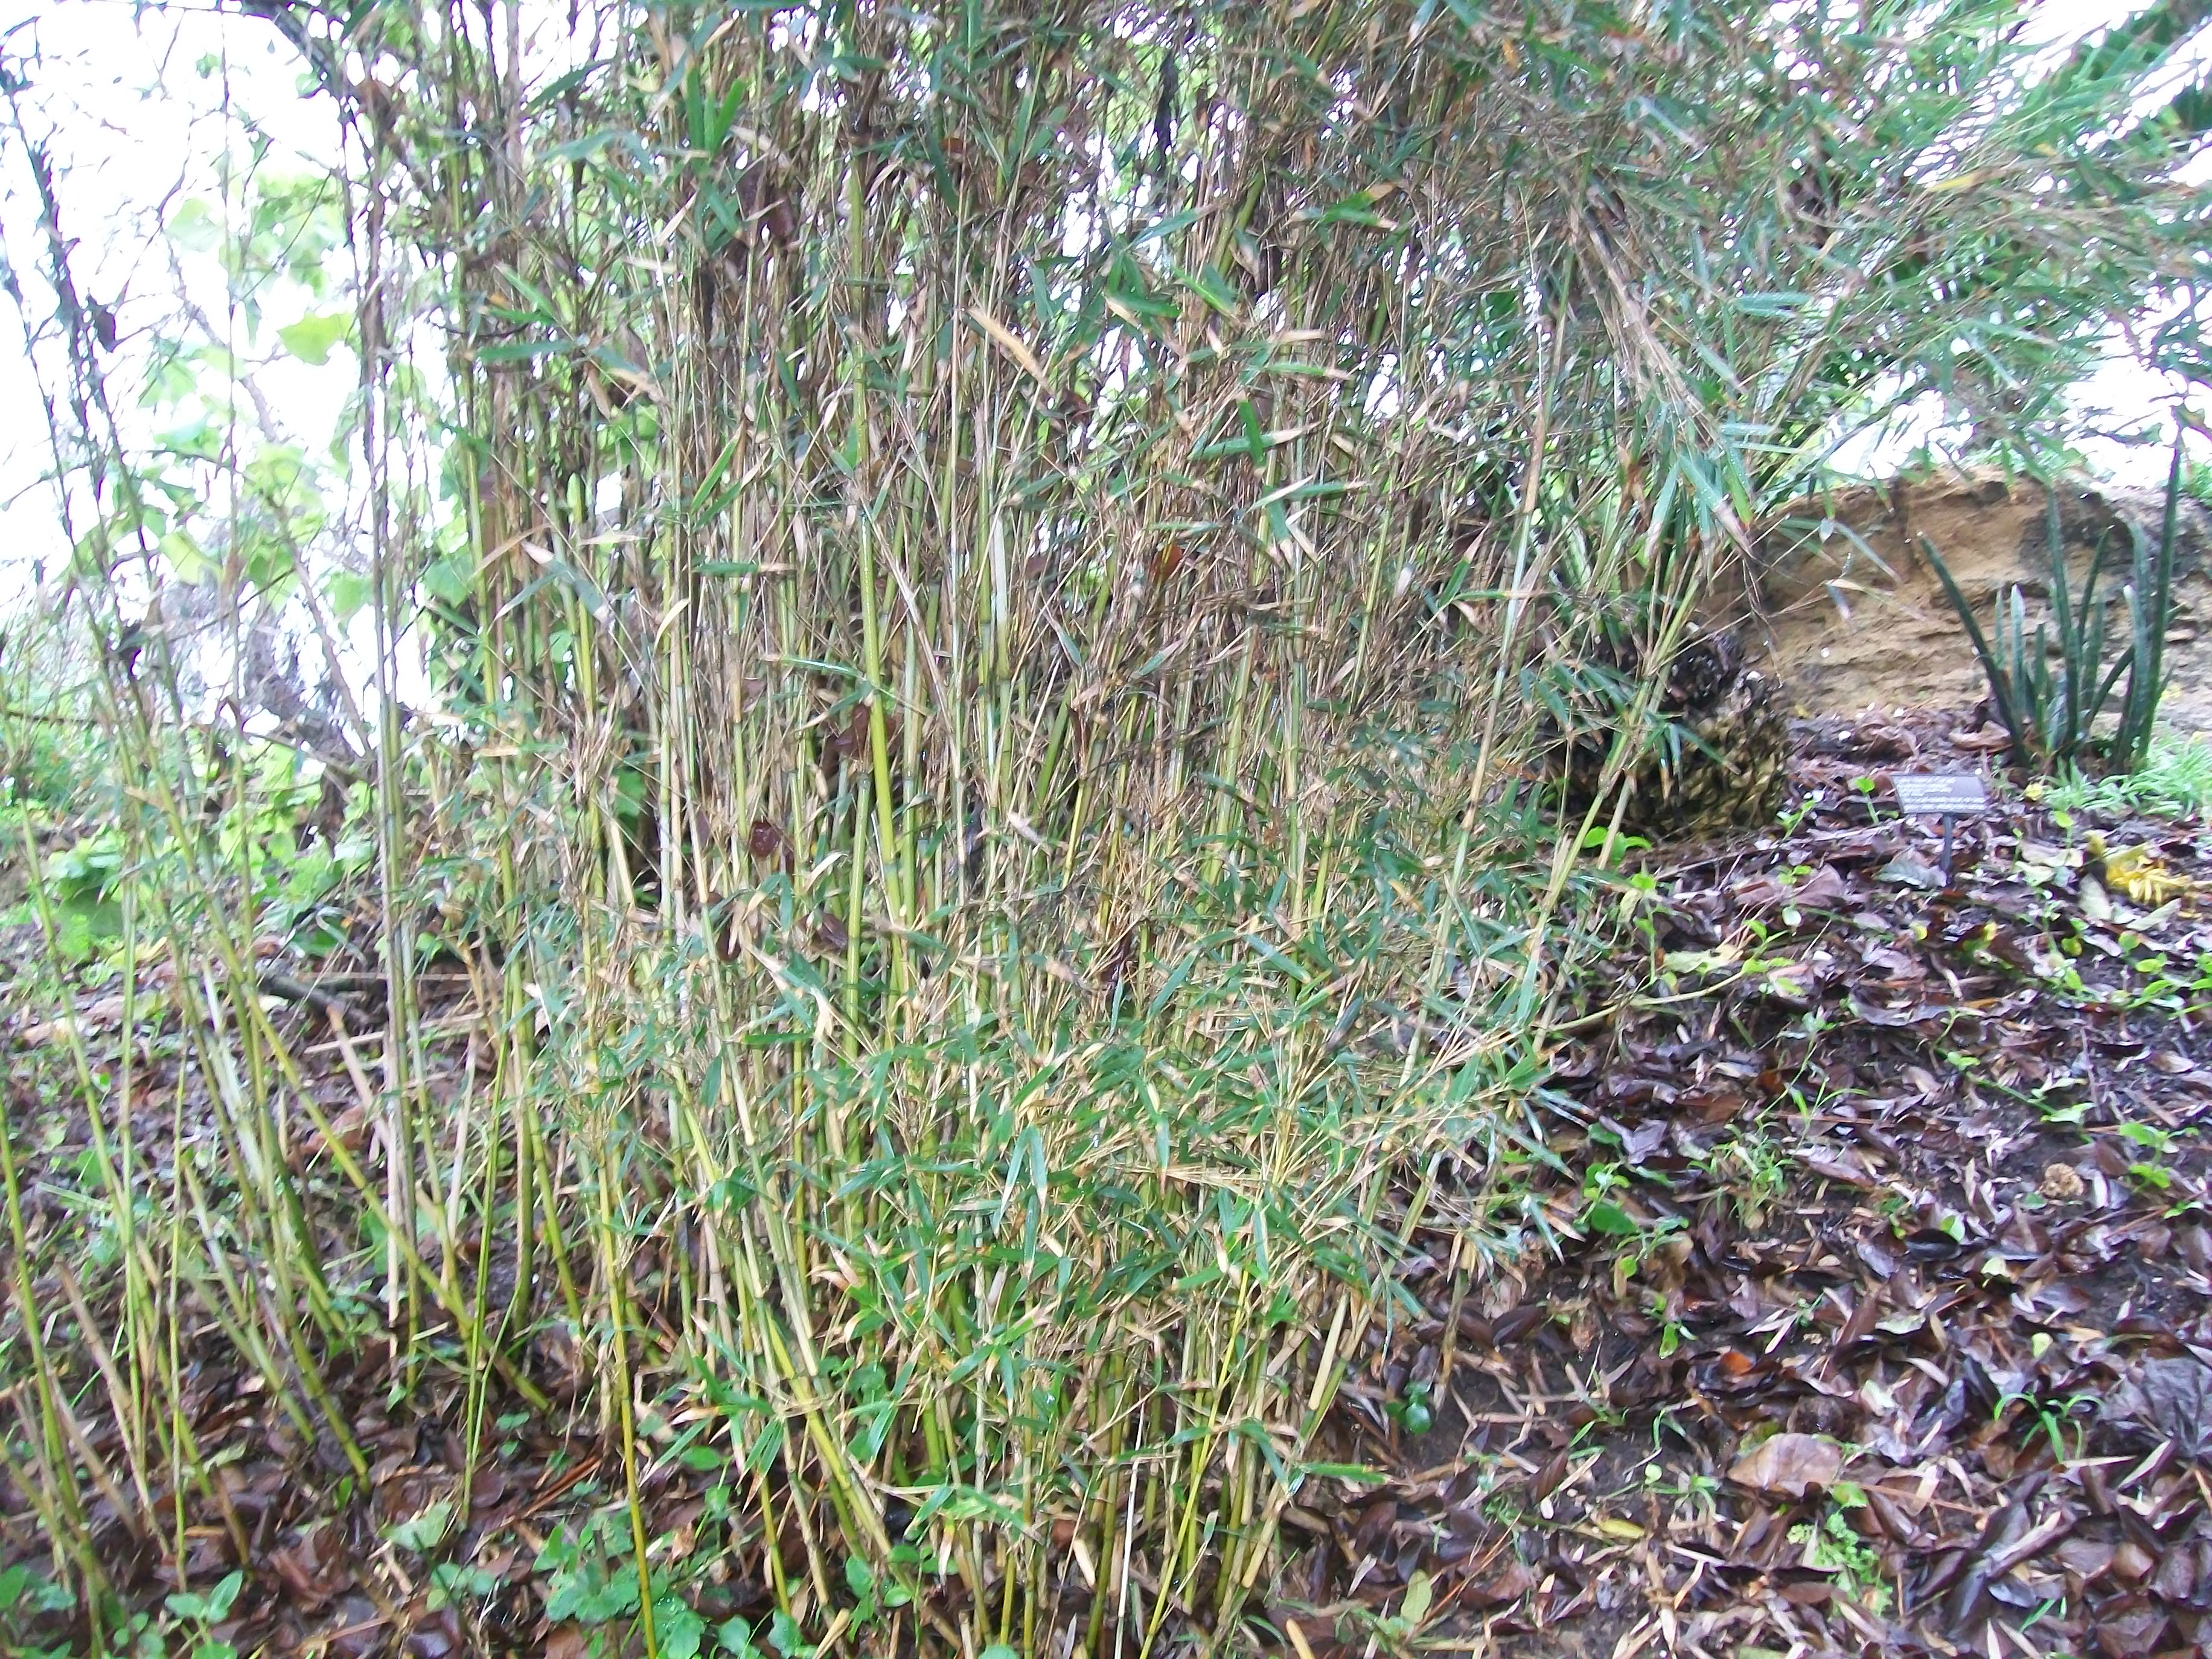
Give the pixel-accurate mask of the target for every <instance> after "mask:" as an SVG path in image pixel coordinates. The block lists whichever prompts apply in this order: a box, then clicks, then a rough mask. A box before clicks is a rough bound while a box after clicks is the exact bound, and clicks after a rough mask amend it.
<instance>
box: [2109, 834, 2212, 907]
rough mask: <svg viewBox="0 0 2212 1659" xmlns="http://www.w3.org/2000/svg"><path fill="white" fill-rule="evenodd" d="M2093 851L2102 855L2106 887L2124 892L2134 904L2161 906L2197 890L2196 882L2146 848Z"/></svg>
mask: <svg viewBox="0 0 2212 1659" xmlns="http://www.w3.org/2000/svg"><path fill="white" fill-rule="evenodd" d="M2097 839H2099V840H2101V837H2099V838H2097ZM2092 851H2098V852H2101V853H2102V854H2103V864H2104V873H2105V885H2106V888H2107V889H2109V890H2114V891H2118V892H2120V893H2124V894H2125V895H2126V896H2128V898H2129V899H2130V902H2134V903H2136V904H2146V905H2160V904H2164V903H2166V902H2167V901H2168V900H2169V899H2177V898H2180V897H2181V896H2184V895H2185V894H2188V893H2192V892H2194V891H2196V890H2197V884H2196V883H2195V882H2193V881H2191V879H2190V878H2188V877H2187V876H2185V875H2181V874H2179V873H2177V872H2174V871H2172V870H2170V869H2168V868H2167V867H2166V861H2165V860H2163V859H2161V858H2160V857H2159V856H2158V854H2155V853H2154V852H2152V851H2151V850H2150V848H2148V847H2143V846H2140V845H2138V846H2135V847H2103V848H2094V847H2093V848H2092Z"/></svg>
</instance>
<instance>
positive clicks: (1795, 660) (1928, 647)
mask: <svg viewBox="0 0 2212 1659" xmlns="http://www.w3.org/2000/svg"><path fill="white" fill-rule="evenodd" d="M2058 506H2059V525H2060V530H2061V533H2062V535H2063V539H2064V544H2065V546H2066V549H2067V555H2068V562H2069V568H2070V569H2071V571H2072V574H2073V579H2074V581H2075V584H2076V589H2077V591H2078V586H2079V584H2080V582H2081V579H2082V577H2083V575H2084V574H2086V573H2087V568H2088V563H2089V559H2090V556H2091V550H2092V549H2093V547H2094V545H2095V544H2096V541H2097V538H2099V537H2100V536H2106V537H2109V538H2110V542H2109V549H2108V551H2107V554H2106V565H2105V575H2104V576H2103V578H2102V579H2100V585H2099V586H2100V592H2106V593H2108V594H2109V595H2110V598H2111V617H2112V626H2113V627H2114V628H2115V629H2118V628H2119V627H2123V626H2124V623H2125V611H2124V605H2123V603H2122V600H2121V598H2120V590H2121V588H2122V586H2123V585H2124V583H2125V581H2126V579H2127V568H2128V561H2129V553H2130V541H2129V537H2128V530H2127V526H2130V525H2135V526H2141V527H2142V529H2143V531H2144V532H2145V533H2146V534H2148V535H2149V536H2150V537H2152V538H2156V537H2157V535H2158V533H2159V526H2160V520H2161V518H2162V516H2163V513H2164V511H2165V492H2164V490H2163V489H2149V488H2142V487H2135V486H2121V485H2096V484H2090V483H2086V482H2083V481H2079V480H2075V481H2070V482H2069V483H2063V484H2062V485H2061V486H2060V489H2059V500H2058ZM2046 513H2047V507H2046V498H2045V493H2044V491H2043V489H2042V488H2041V487H2040V486H2039V485H2037V484H2035V483H2033V482H2031V481H2028V480H2026V479H2012V480H2008V479H2006V478H2004V477H2001V476H1999V475H1997V474H1996V473H1993V472H1988V471H1979V472H1951V473H1946V474H1942V475H1938V476H1936V477H1929V478H1925V479H1920V480H1905V479H1899V480H1897V481H1895V482H1893V483H1891V484H1889V485H1888V486H1887V487H1881V486H1875V485H1865V486H1861V487H1858V488H1855V489H1847V490H1840V491H1838V492H1836V493H1834V494H1833V495H1828V496H1826V497H1808V498H1807V499H1806V500H1804V501H1799V502H1797V503H1796V504H1795V505H1794V506H1793V507H1790V508H1789V509H1788V510H1786V511H1785V512H1784V513H1783V514H1782V515H1780V517H1779V518H1778V520H1777V521H1776V522H1775V523H1774V524H1773V525H1772V526H1770V527H1769V528H1768V530H1767V532H1766V533H1765V536H1764V537H1763V538H1762V539H1761V542H1760V544H1759V563H1758V568H1757V570H1756V572H1755V582H1754V583H1753V584H1752V585H1751V586H1748V587H1747V590H1746V591H1744V592H1741V593H1739V594H1738V595H1737V596H1736V602H1735V605H1733V606H1730V607H1728V608H1729V609H1731V610H1733V611H1735V614H1736V615H1737V616H1739V617H1744V618H1747V628H1746V630H1745V631H1746V636H1747V643H1748V645H1749V646H1750V647H1751V648H1752V652H1753V656H1754V657H1755V658H1756V659H1757V660H1758V661H1759V665H1761V666H1762V667H1764V668H1765V669H1766V670H1767V671H1769V672H1770V673H1771V674H1772V675H1773V676H1774V677H1775V678H1777V679H1778V680H1780V681H1781V682H1782V683H1783V685H1784V688H1785V695H1786V700H1787V701H1788V702H1789V703H1790V706H1791V711H1792V712H1794V713H1796V714H1858V713H1860V712H1861V711H1863V710H1864V709H1866V708H1870V707H1875V708H1883V709H1891V708H1906V707H1913V706H1920V705H1931V704H1932V705H1942V706H1952V707H1956V706H1962V705H1965V704H1968V703H1972V702H1975V701H1977V700H1978V698H1979V697H1980V696H1982V695H1983V692H1984V683H1983V679H1982V674H1981V670H1980V668H1979V666H1978V665H1977V664H1976V662H1975V660H1974V655H1973V650H1972V647H1971V646H1970V645H1969V644H1968V642H1967V640H1966V633H1965V630H1964V629H1961V628H1960V625H1959V622H1958V618H1957V617H1955V616H1954V614H1953V612H1952V611H1951V607H1950V605H1949V604H1948V601H1947V600H1946V599H1944V596H1943V591H1942V586H1940V585H1939V583H1938V582H1937V580H1936V573H1935V570H1934V568H1933V567H1932V566H1931V565H1930V564H1929V562H1928V560H1927V559H1926V557H1925V556H1923V553H1922V551H1921V541H1922V538H1923V537H1924V538H1926V539H1927V540H1928V541H1929V542H1930V543H1932V544H1934V545H1935V548H1936V551H1937V552H1938V553H1939V554H1941V555H1942V558H1943V560H1944V562H1945V563H1946V564H1948V566H1949V567H1950V569H1951V574H1953V576H1954V578H1956V580H1957V581H1958V583H1959V586H1960V591H1961V592H1963V593H1964V594H1965V595H1966V599H1968V601H1969V602H1970V603H1972V605H1974V606H1975V608H1976V610H1977V611H1978V613H1979V614H1980V616H1981V617H1982V619H1983V624H1984V628H1986V627H1987V626H1988V625H1989V618H1990V613H1991V611H1992V610H1993V608H1994V606H1995V605H1996V601H1997V599H1998V598H1999V596H2000V595H2001V594H2002V593H2003V592H2005V591H2007V590H2008V589H2009V588H2011V587H2013V586H2015V585H2016V586H2019V587H2020V588H2021V590H2022V592H2024V593H2025V594H2026V595H2027V598H2028V599H2029V602H2030V611H2031V618H2032V619H2033V617H2035V616H2039V615H2040V614H2042V612H2041V605H2042V602H2043V600H2044V599H2045V590H2046V588H2047V587H2048V586H2049V568H2050V563H2049V553H2048V551H2047V549H2048V545H2049V544H2048V540H2047V538H2048V535H2049V530H2048V522H2047V517H2046ZM2174 597H2175V604H2176V610H2175V618H2174V625H2173V628H2172V630H2171V631H2170V633H2169V635H2168V636H2167V638H2168V644H2169V646H2170V647H2172V648H2171V649H2170V651H2169V653H2168V657H2167V663H2168V666H2169V667H2170V669H2171V670H2172V685H2171V687H2170V689H2169V690H2168V693H2167V698H2166V707H2165V714H2166V719H2167V720H2169V721H2171V722H2172V724H2174V725H2176V726H2180V727H2183V728H2185V729H2194V730H2212V646H2200V645H2199V644H2198V641H2199V637H2200V634H2201V633H2202V623H2203V618H2204V617H2205V616H2206V615H2207V614H2212V514H2208V513H2206V512H2205V510H2204V508H2203V507H2202V506H2200V505H2199V504H2198V503H2197V502H2195V501H2188V500H2185V501H2183V502H2182V503H2181V507H2180V512H2179V515H2178V519H2177V534H2176V542H2175V559H2174ZM2031 625H2032V623H2031Z"/></svg>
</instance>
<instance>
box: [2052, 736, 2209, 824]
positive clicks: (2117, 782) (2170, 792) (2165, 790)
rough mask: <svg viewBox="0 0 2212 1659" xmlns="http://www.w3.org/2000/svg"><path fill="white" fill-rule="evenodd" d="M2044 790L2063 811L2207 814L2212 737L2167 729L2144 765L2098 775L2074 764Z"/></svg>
mask: <svg viewBox="0 0 2212 1659" xmlns="http://www.w3.org/2000/svg"><path fill="white" fill-rule="evenodd" d="M2042 790H2043V796H2042V798H2043V801H2044V804H2045V805H2048V806H2051V807H2053V808H2055V809H2057V810H2058V811H2072V812H2079V811H2094V812H2109V813H2114V814H2118V813H2126V812H2145V813H2148V814H2150V815H2151V816H2153V817H2162V818H2188V817H2205V816H2206V815H2207V814H2212V743H2208V742H2207V741H2206V740H2205V739H2204V738H2203V737H2201V736H2198V735H2197V734H2195V733H2193V732H2192V733H2189V734H2182V733H2179V732H2160V733H2159V735H2158V736H2157V737H2156V738H2153V739H2152V741H2151V745H2150V752H2149V754H2148V756H2147V757H2145V758H2144V761H2143V764H2142V769H2141V770H2140V771H2136V772H2131V773H2126V774H2116V775H2112V776H2110V777H2102V778H2092V777H2087V776H2084V775H2082V774H2081V772H2080V771H2079V770H2075V769H2069V770H2068V771H2067V772H2065V773H2064V774H2063V775H2061V776H2059V777H2058V778H2056V779H2054V780H2053V781H2051V782H2049V783H2047V784H2045V785H2043V786H2042Z"/></svg>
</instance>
